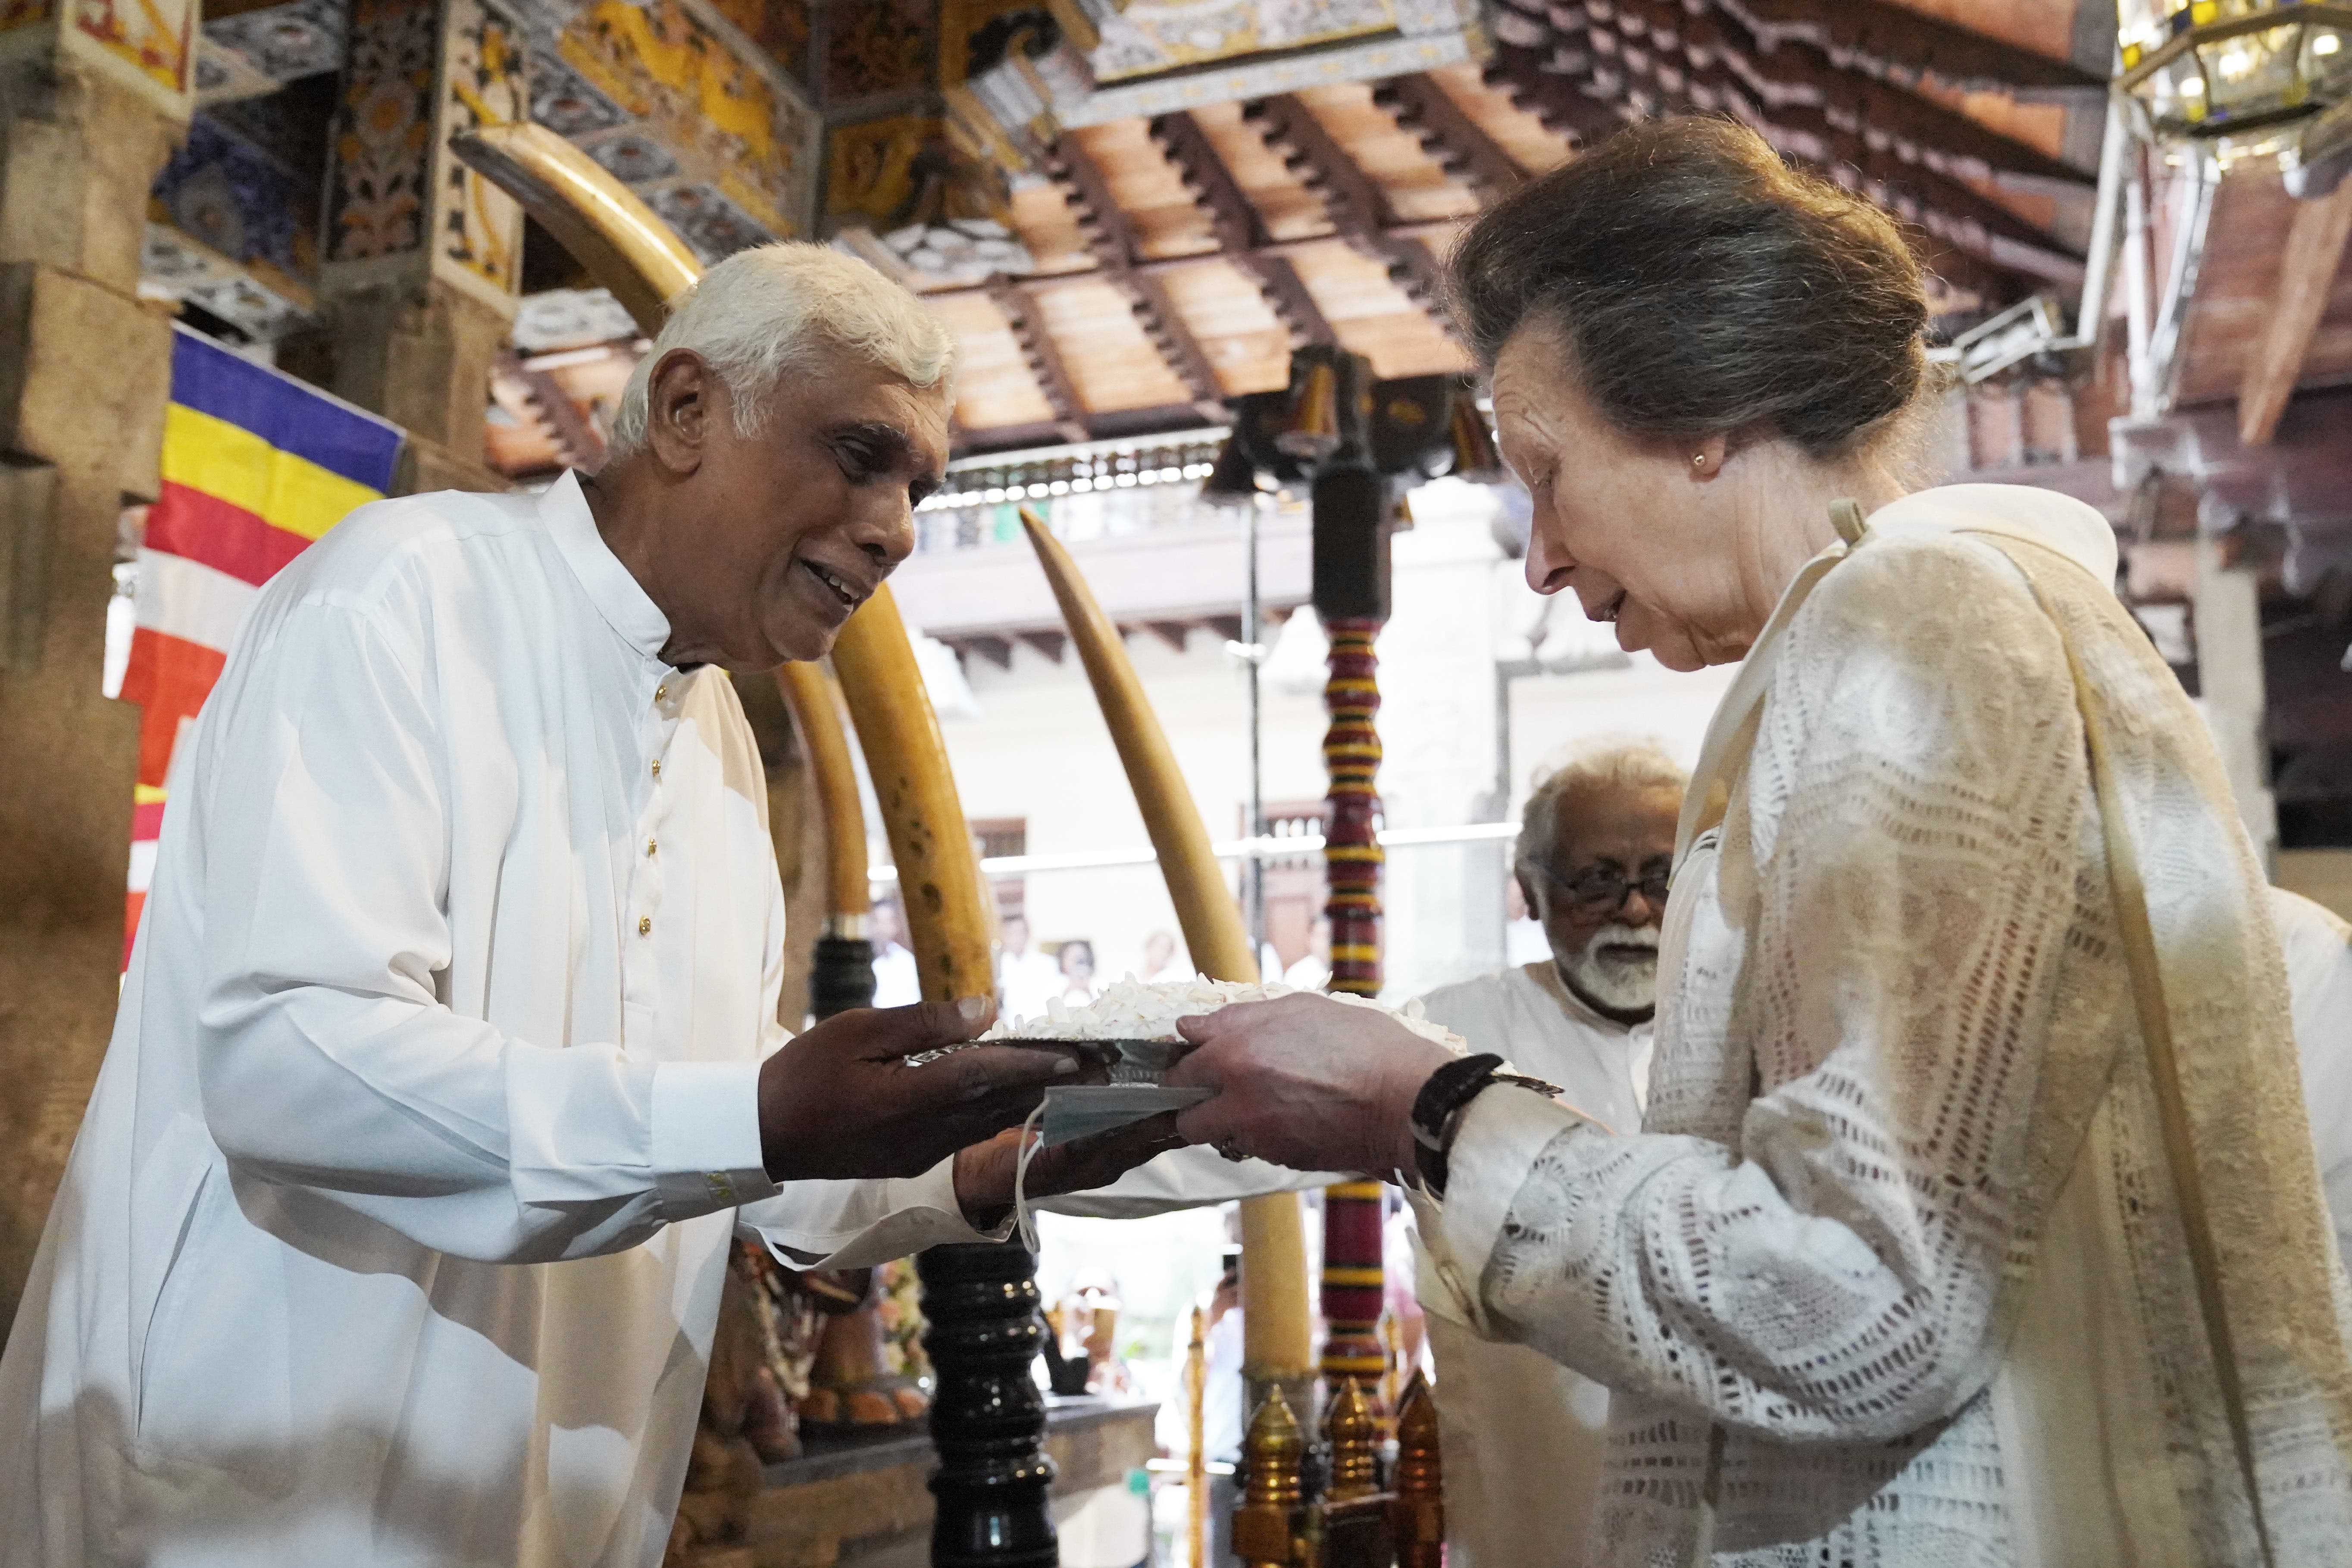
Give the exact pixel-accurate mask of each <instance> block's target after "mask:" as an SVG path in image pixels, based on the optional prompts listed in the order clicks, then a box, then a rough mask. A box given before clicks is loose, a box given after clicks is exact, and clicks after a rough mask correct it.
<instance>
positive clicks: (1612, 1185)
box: [1448, 541, 2096, 1441]
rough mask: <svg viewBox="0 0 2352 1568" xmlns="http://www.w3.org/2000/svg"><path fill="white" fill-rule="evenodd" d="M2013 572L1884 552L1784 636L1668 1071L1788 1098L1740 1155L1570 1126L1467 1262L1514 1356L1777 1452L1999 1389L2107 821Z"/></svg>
mask: <svg viewBox="0 0 2352 1568" xmlns="http://www.w3.org/2000/svg"><path fill="white" fill-rule="evenodd" d="M2009 572H2010V568H2009V567H2008V566H2007V564H2006V563H2003V562H2001V561H2000V560H1999V558H1998V557H1997V556H1993V555H1992V554H1991V553H1990V552H1989V551H1983V550H1982V548H1981V547H1980V546H1976V545H1972V544H1968V543H1963V542H1952V541H1943V542H1934V543H1928V544H1904V545H1896V544H1893V543H1887V544H1883V545H1882V544H1874V545H1873V546H1871V547H1870V548H1866V549H1865V550H1864V551H1863V552H1860V553H1859V554H1858V555H1857V556H1856V557H1855V558H1854V559H1853V561H1852V562H1850V563H1847V564H1845V565H1843V566H1841V567H1840V568H1839V569H1838V571H1837V573H1836V574H1833V575H1832V577H1831V579H1830V580H1829V581H1828V582H1827V583H1825V584H1823V586H1822V589H1821V591H1820V592H1819V593H1817V594H1816V595H1814V597H1813V599H1812V601H1811V603H1809V604H1808V605H1807V606H1806V607H1805V609H1804V611H1803V612H1802V613H1801V615H1800V616H1799V617H1798V618H1797V620H1796V622H1795V623H1794V624H1793V625H1792V626H1790V631H1789V634H1788V636H1789V640H1788V643H1787V645H1786V647H1785V648H1784V650H1783V652H1782V656H1781V660H1780V666H1779V669H1778V671H1777V673H1776V678H1775V679H1774V681H1773V684H1772V689H1771V693H1770V698H1769V706H1768V708H1767V710H1766V712H1765V715H1764V717H1763V720H1762V723H1761V727H1760V730H1759V738H1758V742H1757V746H1756V751H1755V752H1754V756H1753V759H1752V762H1751V764H1750V771H1749V774H1748V785H1747V789H1746V792H1745V795H1744V797H1743V800H1742V803H1741V807H1740V809H1739V810H1738V811H1736V812H1735V813H1734V816H1733V818H1732V820H1731V822H1730V824H1729V827H1728V834H1729V839H1730V842H1731V846H1732V847H1731V850H1730V851H1728V852H1727V855H1726V858H1725V868H1724V871H1723V877H1722V889H1723V892H1722V904H1721V907H1720V909H1719V910H1711V909H1709V908H1708V906H1707V905H1706V904H1705V903H1702V905H1701V906H1700V911H1701V912H1700V914H1699V916H1698V919H1699V920H1700V921H1702V922H1704V921H1707V920H1709V919H1712V920H1713V921H1714V922H1715V925H1716V928H1717V931H1718V933H1719V939H1718V940H1719V943H1720V945H1721V946H1723V947H1725V948H1727V950H1728V951H1729V952H1731V953H1732V954H1733V959H1732V961H1731V962H1729V963H1727V964H1726V965H1725V966H1724V967H1723V968H1722V969H1721V970H1720V972H1719V978H1718V979H1717V980H1716V981H1715V982H1714V984H1717V985H1720V986H1723V987H1726V988H1727V989H1728V991H1729V994H1728V996H1727V997H1717V998H1715V999H1714V1000H1712V1001H1711V1002H1707V1001H1706V1000H1705V999H1700V1000H1699V1001H1698V1002H1694V1003H1693V1004H1692V1005H1688V1006H1685V1007H1684V1008H1682V1009H1681V1010H1680V1011H1681V1012H1682V1013H1683V1014H1684V1015H1685V1016H1689V1017H1691V1018H1693V1019H1696V1020H1700V1022H1695V1023H1693V1024H1692V1026H1690V1027H1689V1028H1688V1029H1687V1030H1686V1031H1685V1034H1684V1037H1682V1038H1679V1039H1668V1040H1666V1041H1665V1042H1664V1043H1662V1046H1661V1066H1660V1070H1661V1072H1662V1073H1663V1072H1665V1071H1667V1070H1669V1066H1670V1063H1669V1058H1672V1057H1674V1056H1675V1055H1677V1054H1679V1055H1680V1056H1681V1057H1682V1058H1683V1060H1682V1062H1681V1063H1680V1064H1679V1065H1678V1066H1675V1070H1676V1071H1678V1072H1679V1073H1681V1074H1682V1075H1684V1076H1685V1077H1688V1076H1690V1075H1694V1074H1695V1075H1697V1076H1698V1077H1701V1078H1706V1079H1716V1080H1718V1081H1721V1082H1725V1083H1730V1082H1733V1081H1735V1075H1736V1080H1737V1081H1738V1082H1740V1083H1742V1084H1744V1083H1745V1082H1746V1081H1747V1080H1748V1077H1749V1069H1750V1064H1751V1063H1752V1064H1753V1070H1754V1073H1755V1079H1754V1081H1755V1082H1756V1083H1758V1084H1759V1086H1760V1087H1761V1089H1762V1091H1763V1092H1761V1094H1760V1095H1759V1097H1758V1098H1756V1099H1755V1100H1753V1101H1752V1103H1748V1104H1747V1105H1746V1110H1745V1116H1744V1119H1740V1120H1736V1121H1735V1120H1733V1119H1732V1118H1731V1117H1729V1116H1727V1118H1726V1119H1725V1120H1724V1121H1723V1122H1722V1123H1721V1127H1722V1131H1724V1132H1725V1133H1726V1134H1727V1135H1728V1136H1729V1137H1730V1139H1731V1140H1732V1142H1731V1143H1730V1146H1727V1142H1725V1141H1723V1140H1722V1139H1718V1138H1710V1137H1697V1136H1668V1135H1664V1134H1661V1133H1652V1134H1649V1135H1644V1136H1640V1137H1630V1138H1628V1137H1617V1136H1612V1135H1610V1134H1608V1133H1606V1132H1604V1131H1600V1130H1597V1129H1595V1128H1593V1127H1591V1125H1589V1124H1585V1123H1580V1122H1568V1121H1567V1120H1566V1119H1565V1118H1563V1119H1562V1121H1563V1123H1564V1124H1563V1125H1562V1126H1561V1127H1560V1129H1559V1131H1556V1132H1550V1133H1549V1138H1548V1141H1547V1142H1542V1143H1541V1145H1540V1148H1541V1152H1540V1153H1538V1154H1537V1155H1536V1156H1535V1158H1534V1161H1533V1163H1532V1166H1531V1167H1530V1166H1529V1165H1528V1164H1527V1163H1525V1155H1524V1153H1523V1154H1522V1155H1521V1161H1522V1163H1520V1164H1519V1165H1518V1167H1517V1171H1518V1173H1520V1174H1521V1175H1522V1176H1523V1179H1522V1180H1519V1181H1518V1183H1517V1187H1516V1191H1515V1194H1514V1195H1513V1196H1512V1197H1511V1199H1510V1200H1509V1204H1508V1208H1507V1214H1506V1215H1503V1216H1502V1217H1501V1219H1500V1223H1499V1225H1498V1226H1496V1229H1495V1231H1494V1232H1493V1238H1492V1245H1491V1251H1483V1252H1482V1251H1479V1250H1475V1243H1473V1244H1472V1245H1473V1247H1474V1249H1473V1250H1464V1249H1463V1248H1462V1247H1459V1246H1457V1248H1456V1252H1457V1256H1458V1257H1464V1258H1471V1257H1480V1258H1483V1261H1484V1267H1483V1271H1482V1272H1481V1274H1480V1275H1479V1292H1478V1293H1479V1295H1480V1297H1481V1298H1482V1299H1483V1305H1484V1308H1485V1310H1486V1314H1487V1315H1488V1317H1489V1319H1490V1321H1493V1322H1495V1324H1496V1327H1498V1328H1499V1329H1500V1330H1501V1331H1504V1332H1506V1333H1507V1334H1509V1335H1510V1336H1511V1337H1513V1338H1517V1339H1519V1340H1522V1341H1524V1342H1527V1343H1528V1344H1530V1345H1532V1346H1534V1347H1536V1348H1537V1349H1539V1350H1542V1351H1544V1352H1547V1353H1549V1354H1550V1355H1552V1356H1553V1357H1555V1358H1556V1359H1558V1360H1559V1361H1562V1362H1564V1363H1568V1364H1569V1365H1570V1366H1572V1367H1575V1368H1576V1369H1577V1370H1579V1371H1580V1372H1583V1373H1586V1374H1587V1375H1589V1376H1591V1377H1593V1378H1595V1379H1597V1380H1598V1381H1600V1382H1602V1383H1604V1384H1609V1385H1611V1386H1612V1387H1615V1388H1621V1389H1628V1390H1632V1391H1635V1392H1638V1393H1640V1394H1643V1395H1646V1396H1649V1397H1652V1398H1655V1399H1658V1400H1662V1401H1664V1402H1666V1403H1667V1404H1669V1405H1673V1406H1676V1407H1681V1408H1685V1409H1689V1410H1692V1411H1694V1412H1695V1413H1697V1414H1700V1415H1705V1416H1707V1417H1710V1418H1713V1419H1716V1420H1719V1421H1722V1422H1724V1423H1726V1424H1727V1425H1730V1426H1735V1427H1742V1428H1746V1429H1748V1430H1753V1431H1757V1432H1760V1433H1766V1434H1769V1435H1771V1436H1775V1437H1778V1438H1782V1439H1803V1438H1813V1439H1832V1440H1843V1441H1851V1440H1856V1439H1877V1438H1882V1437H1894V1436H1900V1435H1903V1434H1906V1433H1911V1432H1916V1431H1917V1430H1918V1429H1919V1428H1920V1427H1922V1426H1926V1425H1927V1424H1928V1423H1930V1422H1933V1421H1935V1420H1936V1419H1937V1418H1939V1417H1941V1416H1944V1415H1948V1414H1950V1413H1951V1412H1953V1411H1955V1410H1957V1409H1958V1407H1959V1406H1960V1405H1962V1404H1964V1403H1965V1402H1966V1401H1967V1400H1968V1399H1969V1397H1971V1396H1972V1395H1973V1394H1975V1393H1976V1391H1977V1390H1978V1389H1979V1388H1980V1387H1982V1386H1983V1385H1984V1384H1985V1383H1986V1382H1987V1381H1988V1380H1989V1379H1990V1375H1991V1373H1992V1371H1993V1368H1994V1365H1995V1363H1996V1360H1997V1355H1998V1350H1999V1346H1998V1343H1997V1337H1996V1335H1995V1333H1994V1328H1995V1323H1994V1309H1995V1302H1996V1298H1997V1297H1998V1296H1999V1295H2000V1287H2001V1284H2002V1280H2003V1278H2004V1274H2005V1271H2006V1270H2007V1269H2008V1268H2011V1267H2012V1266H2015V1265H2016V1264H2017V1263H2018V1261H2019V1260H2020V1258H2022V1257H2024V1256H2028V1255H2030V1254H2029V1251H2028V1249H2029V1248H2030V1238H2031V1237H2032V1233H2033V1231H2034V1230H2035V1228H2036V1227H2037V1226H2038V1225H2039V1223H2040V1220H2041V1216H2042V1215H2043V1214H2044V1213H2045V1212H2046V1211H2047V1209H2048V1206H2049V1205H2050V1204H2051V1202H2052V1201H2053V1199H2054V1197H2055V1186H2056V1183H2057V1180H2058V1179H2059V1178H2060V1177H2063V1168H2064V1163H2063V1161H2061V1162H2057V1163H2055V1164H2054V1165H2053V1162H2051V1161H2048V1160H2043V1159H2034V1158H2029V1157H2028V1142H2029V1140H2028V1134H2029V1131H2030V1123H2031V1122H2032V1119H2033V1112H2034V1107H2035V1103H2036V1099H2037V1093H2038V1089H2037V1084H2038V1079H2039V1075H2040V1067H2041V1061H2042V1051H2043V1046H2044V1042H2045V1040H2046V1038H2047V1036H2048V1029H2049V1022H2050V1016H2051V1011H2052V996H2053V986H2054V984H2055V976H2056V973H2057V971H2058V969H2059V967H2060V962H2061V959H2062V957H2063V952H2064V949H2065V946H2066V943H2067V941H2068V936H2069V931H2070V927H2072V926H2073V925H2074V923H2075V916H2076V913H2077V910H2076V900H2077V890H2076V889H2077V880H2078V862H2080V861H2082V859H2083V857H2084V853H2085V850H2084V841H2083V835H2084V832H2085V830H2086V826H2087V824H2088V822H2089V820H2090V819H2089V818H2088V816H2087V810H2088V807H2087V806H2086V805H2085V804H2084V803H2085V800H2086V792H2087V788H2088V785H2087V778H2086V771H2085V768H2084V762H2083V757H2082V741H2081V730H2080V726H2079V722H2078V721H2076V719H2075V717H2074V699H2073V695H2072V687H2071V685H2070V682H2069V679H2068V677H2067V675H2066V672H2065V666H2064V656H2063V650H2062V648H2061V647H2060V646H2059V643H2058V641H2057V638H2056V636H2055V633H2054V631H2053V629H2052V627H2051V626H2049V624H2048V622H2047V621H2046V620H2045V619H2044V618H2043V617H2042V614H2041V613H2040V611H2039V610H2038V609H2037V608H2036V607H2035V606H2034V605H2033V604H2032V600H2031V599H2030V598H2028V597H2027V596H2026V595H2025V593H2024V591H2023V589H2022V586H2021V584H2019V583H2018V581H2017V579H2016V578H2015V577H2014V576H2013V575H2008V576H2006V577H2004V576H2003V575H2002V574H2007V573H2009ZM1743 838H1744V841H1745V848H1746V851H1747V852H1746V853H1745V854H1741V853H1739V850H1740V848H1741V847H1742V840H1743ZM1748 866H1752V867H1753V868H1754V869H1753V873H1752V879H1751V877H1750V876H1749V874H1748V873H1747V872H1746V871H1745V869H1744V868H1746V867H1748ZM2094 870H2095V865H2094ZM2091 885H2092V886H2096V883H2095V880H2094V881H2093V882H2092V883H2091ZM1735 928H1744V931H1745V953H1744V957H1743V956H1740V955H1739V949H1740V937H1739V934H1738V930H1736V929H1735ZM1697 942H1698V935H1697V934H1696V933H1695V937H1694V949H1693V950H1694V952H1696V951H1697ZM1685 980H1686V982H1687V983H1689V984H1700V985H1704V984H1708V982H1707V980H1706V974H1705V973H1704V972H1702V971H1694V970H1686V971H1685ZM1709 1017H1712V1018H1715V1019H1717V1020H1719V1022H1718V1023H1717V1025H1716V1026H1713V1027H1712V1028H1709V1027H1707V1026H1705V1024H1704V1020H1705V1019H1706V1018H1709ZM1730 1092H1733V1093H1735V1094H1736V1095H1737V1099H1736V1100H1733V1101H1732V1102H1731V1103H1732V1104H1734V1105H1737V1104H1738V1102H1739V1101H1742V1100H1746V1099H1747V1096H1746V1094H1745V1092H1744V1089H1739V1090H1732V1091H1730ZM1482 1098H1485V1099H1491V1098H1493V1097H1492V1096H1488V1097H1482ZM1658 1110H1659V1105H1658V1102H1657V1101H1655V1100H1654V1101H1653V1122H1652V1125H1653V1126H1656V1125H1658V1122H1659V1121H1662V1120H1664V1121H1669V1122H1671V1121H1672V1118H1671V1117H1670V1116H1669V1117H1665V1118H1661V1117H1659V1116H1658V1115H1657V1112H1658ZM1735 1126H1736V1129H1737V1131H1736V1132H1733V1131H1731V1130H1732V1129H1733V1128H1734V1127H1735ZM1669 1131H1672V1129H1671V1127H1670V1128H1669ZM1475 1135H1476V1129H1475V1125H1474V1124H1472V1123H1468V1122H1465V1129H1464V1139H1463V1142H1475ZM1509 1141H1510V1140H1508V1139H1507V1138H1506V1139H1503V1140H1500V1142H1509ZM1457 1147H1459V1145H1457ZM1521 1147H1522V1148H1523V1149H1524V1148H1525V1147H1527V1145H1526V1144H1525V1142H1522V1143H1521ZM1473 1157H1474V1158H1475V1155H1474V1156H1473ZM1459 1158H1460V1156H1459V1155H1457V1162H1458V1160H1459ZM2053 1170H2055V1171H2056V1173H2057V1174H2056V1175H2053V1174H2052V1172H2053ZM1496 1175H1497V1176H1498V1177H1501V1178H1502V1181H1503V1190H1506V1191H1509V1190H1512V1189H1511V1188H1510V1186H1509V1178H1508V1177H1507V1176H1504V1175H1503V1173H1500V1172H1497V1173H1496ZM1448 1206H1449V1207H1451V1206H1452V1199H1451V1197H1449V1200H1448ZM1448 1229H1449V1242H1454V1241H1457V1240H1459V1241H1463V1242H1467V1241H1469V1240H1470V1238H1467V1237H1457V1234H1456V1231H1455V1227H1454V1226H1453V1225H1452V1224H1451V1222H1449V1227H1448Z"/></svg>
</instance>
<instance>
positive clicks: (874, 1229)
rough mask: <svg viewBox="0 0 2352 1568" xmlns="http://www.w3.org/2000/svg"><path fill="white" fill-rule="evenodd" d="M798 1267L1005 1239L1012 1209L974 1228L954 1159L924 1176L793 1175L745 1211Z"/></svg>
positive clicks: (856, 1262) (864, 1261)
mask: <svg viewBox="0 0 2352 1568" xmlns="http://www.w3.org/2000/svg"><path fill="white" fill-rule="evenodd" d="M741 1219H742V1222H743V1223H744V1224H746V1225H748V1226H751V1228H752V1229H753V1230H755V1231H757V1232H758V1234H759V1235H760V1237H761V1239H763V1240H764V1241H766V1242H767V1244H768V1247H769V1249H770V1250H772V1251H773V1252H774V1253H776V1255H777V1256H778V1257H779V1258H781V1259H782V1261H784V1262H786V1263H789V1264H791V1265H792V1266H793V1268H865V1267H866V1266H867V1265H868V1264H874V1263H887V1262H889V1261H890V1260H891V1259H892V1258H905V1257H908V1256H909V1255H910V1254H913V1253H917V1252H920V1251H922V1250H923V1249H924V1248H925V1247H937V1246H940V1244H941V1243H943V1242H995V1241H1003V1239H1004V1238H1005V1237H1007V1236H1010V1235H1011V1234H1012V1232H1013V1220H1012V1218H1011V1216H1009V1215H1008V1216H1007V1217H1006V1218H1005V1219H1004V1220H1003V1223H1002V1224H1000V1225H998V1226H996V1227H995V1228H994V1229H992V1230H985V1231H982V1230H974V1229H973V1228H972V1226H971V1223H970V1222H969V1221H967V1220H966V1219H965V1218H964V1217H963V1205H961V1204H960V1203H958V1202H957V1201H956V1192H955V1158H954V1156H952V1155H950V1156H949V1157H948V1158H947V1159H944V1160H942V1161H940V1163H938V1164H936V1165H934V1166H932V1167H931V1168H930V1169H929V1170H928V1171H926V1172H924V1173H922V1174H921V1175H919V1176H908V1177H897V1176H893V1177H890V1178H887V1179H886V1180H883V1181H875V1182H794V1183H793V1184H791V1185H790V1186H788V1187H786V1188H784V1189H783V1196H782V1200H781V1201H780V1202H778V1203H775V1204H770V1205H764V1206H762V1207H761V1209H760V1210H759V1211H757V1212H755V1213H751V1214H747V1215H742V1216H741Z"/></svg>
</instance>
